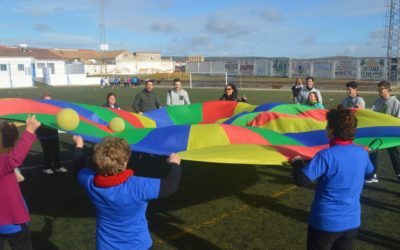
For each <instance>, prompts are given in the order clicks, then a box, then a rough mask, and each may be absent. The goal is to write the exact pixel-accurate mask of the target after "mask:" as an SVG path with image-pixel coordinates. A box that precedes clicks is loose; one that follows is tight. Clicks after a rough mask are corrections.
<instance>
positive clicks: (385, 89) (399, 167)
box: [366, 81, 400, 183]
mask: <svg viewBox="0 0 400 250" xmlns="http://www.w3.org/2000/svg"><path fill="white" fill-rule="evenodd" d="M390 91H391V89H390V82H387V81H381V82H379V83H378V93H379V98H378V99H377V100H376V101H375V104H374V106H373V107H372V110H373V111H376V112H379V113H384V114H388V115H391V116H394V117H397V118H400V101H399V100H398V99H397V98H396V96H391V95H390ZM386 150H387V152H388V154H389V157H390V161H391V162H392V167H393V169H394V172H395V174H396V180H397V181H400V155H399V147H393V148H387V149H386ZM370 157H371V162H372V164H373V165H374V176H373V177H372V178H371V179H369V180H367V181H366V182H367V183H372V182H378V176H377V169H378V152H377V151H376V152H374V153H371V154H370Z"/></svg>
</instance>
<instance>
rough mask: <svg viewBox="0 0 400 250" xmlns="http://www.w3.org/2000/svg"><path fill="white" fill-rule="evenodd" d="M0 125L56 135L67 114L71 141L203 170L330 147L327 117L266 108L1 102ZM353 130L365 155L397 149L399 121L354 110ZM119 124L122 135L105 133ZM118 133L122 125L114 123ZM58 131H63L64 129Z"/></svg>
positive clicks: (295, 108) (280, 106)
mask: <svg viewBox="0 0 400 250" xmlns="http://www.w3.org/2000/svg"><path fill="white" fill-rule="evenodd" d="M0 105H1V107H7V108H2V109H1V110H0V118H1V119H8V120H13V121H20V122H24V121H25V120H26V117H27V115H29V114H34V115H36V116H37V118H38V119H39V121H41V122H42V124H43V125H45V126H49V127H52V128H56V129H61V128H60V127H59V126H58V125H57V122H56V115H57V113H58V112H59V111H60V110H61V109H65V108H69V109H73V110H75V111H76V113H77V114H78V115H79V125H78V127H77V128H75V129H73V130H72V131H66V132H68V133H71V134H79V135H82V137H83V138H84V139H85V140H87V141H91V142H99V141H101V139H102V138H103V137H105V136H109V135H113V136H118V137H121V138H124V139H126V140H127V141H128V143H129V144H130V145H131V149H132V150H133V151H137V152H145V153H151V154H158V155H168V154H170V153H173V152H178V153H179V154H180V156H181V157H182V159H186V160H192V161H202V162H219V163H239V164H258V165H282V164H284V163H285V162H287V161H288V159H290V158H292V157H294V156H296V155H301V156H303V157H305V158H311V157H313V156H314V155H315V154H316V153H317V152H318V151H319V150H321V149H324V148H326V147H328V138H327V136H326V134H325V127H326V118H325V117H326V112H327V110H324V109H315V108H312V107H307V106H302V105H296V104H284V103H267V104H263V105H259V106H254V105H249V104H246V103H240V102H227V101H210V102H204V103H196V104H191V105H185V106H168V107H164V108H161V109H157V110H153V111H150V112H146V113H144V115H138V114H134V113H131V112H128V111H124V110H117V109H109V108H102V107H97V106H92V105H86V104H79V103H70V102H65V101H60V100H30V99H17V98H15V99H1V100H0ZM354 112H355V114H356V116H357V119H358V129H357V133H356V138H355V140H354V142H355V143H356V144H360V145H362V146H364V147H365V148H366V149H368V148H370V149H376V148H380V149H382V148H387V147H393V146H398V145H400V119H398V118H395V117H392V116H389V115H386V114H380V113H376V112H372V111H370V110H365V109H364V110H354ZM115 118H120V119H121V120H122V121H124V128H123V129H114V130H112V129H111V128H110V123H111V122H112V121H113V119H114V121H115V120H116V119H115ZM117 120H118V121H119V122H118V125H122V124H121V122H120V120H119V119H117ZM61 130H62V129H61Z"/></svg>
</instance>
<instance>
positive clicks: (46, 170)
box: [43, 169, 54, 174]
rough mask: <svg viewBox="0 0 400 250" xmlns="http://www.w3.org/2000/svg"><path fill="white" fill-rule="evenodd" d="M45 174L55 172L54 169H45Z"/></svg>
mask: <svg viewBox="0 0 400 250" xmlns="http://www.w3.org/2000/svg"><path fill="white" fill-rule="evenodd" d="M43 174H54V171H53V170H51V169H43Z"/></svg>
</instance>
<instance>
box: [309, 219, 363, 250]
mask: <svg viewBox="0 0 400 250" xmlns="http://www.w3.org/2000/svg"><path fill="white" fill-rule="evenodd" d="M357 232H358V228H355V229H350V230H347V231H343V232H335V233H331V232H325V231H321V230H318V229H315V228H313V227H311V226H310V225H309V226H308V235H307V249H308V250H325V249H326V250H328V249H352V247H353V242H354V239H355V238H356V236H357Z"/></svg>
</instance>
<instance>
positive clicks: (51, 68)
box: [47, 63, 56, 75]
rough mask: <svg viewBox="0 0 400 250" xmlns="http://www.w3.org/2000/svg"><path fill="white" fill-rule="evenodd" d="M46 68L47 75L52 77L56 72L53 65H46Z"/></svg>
mask: <svg viewBox="0 0 400 250" xmlns="http://www.w3.org/2000/svg"><path fill="white" fill-rule="evenodd" d="M47 68H48V69H49V73H50V74H52V75H54V74H55V73H56V72H55V71H54V63H48V64H47Z"/></svg>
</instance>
